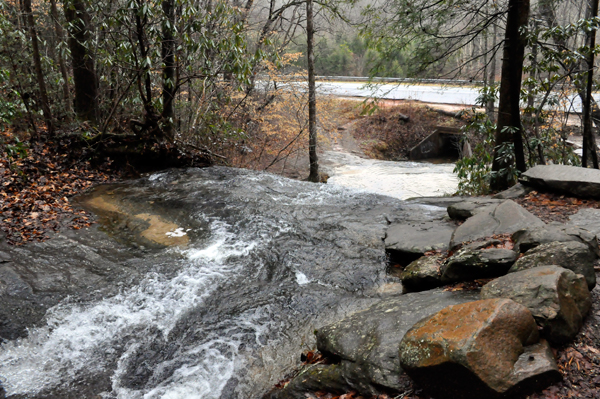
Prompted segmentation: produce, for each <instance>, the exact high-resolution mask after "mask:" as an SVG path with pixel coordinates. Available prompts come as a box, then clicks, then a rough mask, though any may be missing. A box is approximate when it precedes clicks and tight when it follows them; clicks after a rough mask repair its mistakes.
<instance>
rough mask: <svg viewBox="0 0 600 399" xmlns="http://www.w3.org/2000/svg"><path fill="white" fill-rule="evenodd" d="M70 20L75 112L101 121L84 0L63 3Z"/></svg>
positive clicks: (93, 120)
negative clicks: (89, 49) (88, 42)
mask: <svg viewBox="0 0 600 399" xmlns="http://www.w3.org/2000/svg"><path fill="white" fill-rule="evenodd" d="M63 6H64V10H65V17H66V19H67V23H68V26H69V27H68V32H69V49H70V50H71V61H72V63H73V81H74V83H75V112H76V113H77V116H78V117H79V118H81V119H83V120H88V121H91V122H93V123H96V122H98V79H97V78H96V71H95V68H94V60H93V57H92V54H91V53H90V52H89V51H88V49H87V47H86V42H87V41H88V40H89V30H88V25H89V16H88V14H87V11H86V9H85V4H84V1H83V0H72V1H69V0H66V1H65V2H64V4H63Z"/></svg>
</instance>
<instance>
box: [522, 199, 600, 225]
mask: <svg viewBox="0 0 600 399" xmlns="http://www.w3.org/2000/svg"><path fill="white" fill-rule="evenodd" d="M515 202H517V203H518V204H519V205H521V206H522V207H523V208H525V209H527V210H528V211H529V212H531V213H533V214H534V215H535V216H537V217H538V218H540V219H542V220H543V221H544V222H546V223H548V222H561V223H565V222H567V221H568V220H569V216H571V215H573V214H575V213H577V211H578V210H579V209H581V208H597V209H600V201H597V200H591V199H580V198H575V197H569V196H566V195H560V194H554V193H540V192H537V191H532V192H531V193H529V194H528V195H526V196H525V197H523V198H518V199H516V200H515Z"/></svg>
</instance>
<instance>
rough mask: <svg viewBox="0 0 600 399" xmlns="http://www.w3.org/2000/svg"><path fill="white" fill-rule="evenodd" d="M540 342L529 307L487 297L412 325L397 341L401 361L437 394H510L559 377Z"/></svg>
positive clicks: (461, 398)
mask: <svg viewBox="0 0 600 399" xmlns="http://www.w3.org/2000/svg"><path fill="white" fill-rule="evenodd" d="M538 340H539V335H538V329H537V325H536V324H535V321H534V319H533V316H532V315H531V312H529V310H527V308H525V307H524V306H523V305H520V304H518V303H516V302H514V301H512V300H510V299H487V300H482V301H476V302H470V303H466V304H461V305H455V306H449V307H447V308H445V309H443V310H442V311H440V312H438V313H436V314H434V315H433V316H430V317H428V318H426V319H423V320H422V321H420V322H418V323H417V324H415V325H414V327H413V328H411V329H410V330H409V331H408V332H407V333H406V335H405V336H404V338H403V339H402V342H401V343H400V364H401V366H402V368H403V369H404V371H406V373H407V374H408V375H409V376H410V377H411V378H412V379H413V380H415V382H417V384H419V385H420V386H421V387H422V388H423V389H425V390H426V391H428V393H430V394H431V395H432V396H434V397H436V398H453V399H480V398H486V399H487V398H498V397H501V396H505V397H513V396H514V395H517V394H520V393H524V392H530V391H535V390H541V389H543V388H545V387H546V386H548V385H549V384H551V383H554V382H556V381H560V379H561V375H560V373H559V371H558V368H557V366H556V362H555V361H554V359H553V357H552V353H551V351H550V349H549V347H548V346H547V344H546V343H544V341H542V343H540V344H538ZM536 344H537V345H536Z"/></svg>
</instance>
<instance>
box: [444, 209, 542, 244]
mask: <svg viewBox="0 0 600 399" xmlns="http://www.w3.org/2000/svg"><path fill="white" fill-rule="evenodd" d="M544 225H545V223H544V222H542V221H541V220H540V219H539V218H537V217H536V216H534V215H533V214H531V213H530V212H528V211H527V210H526V209H525V208H523V207H521V206H520V205H518V204H517V203H515V202H514V201H511V200H506V201H504V202H502V203H500V204H498V205H494V206H490V207H486V208H484V210H483V211H482V212H480V213H478V214H476V215H475V216H473V217H471V218H469V219H467V221H465V222H464V223H463V224H462V225H460V226H458V228H457V229H456V230H455V231H454V233H453V234H452V239H451V241H450V248H456V247H457V246H458V245H460V244H462V243H464V242H467V241H476V240H480V239H483V238H486V237H491V236H493V235H496V234H512V233H514V232H516V231H517V230H520V229H523V228H526V227H536V226H544Z"/></svg>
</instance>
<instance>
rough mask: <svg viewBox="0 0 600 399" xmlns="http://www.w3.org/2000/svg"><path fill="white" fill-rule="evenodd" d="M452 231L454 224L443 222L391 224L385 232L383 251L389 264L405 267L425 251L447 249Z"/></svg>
mask: <svg viewBox="0 0 600 399" xmlns="http://www.w3.org/2000/svg"><path fill="white" fill-rule="evenodd" d="M454 229H456V225H455V224H454V223H452V222H447V221H444V220H431V221H417V222H405V223H398V224H391V225H390V227H389V228H388V230H387V232H386V237H385V249H386V251H387V252H388V254H389V255H390V261H391V262H396V263H399V264H401V265H404V266H405V265H408V264H409V263H410V262H412V261H414V260H416V259H418V258H420V257H421V256H423V254H424V253H425V252H427V251H433V250H446V249H448V242H449V241H450V237H452V233H453V232H454Z"/></svg>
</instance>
